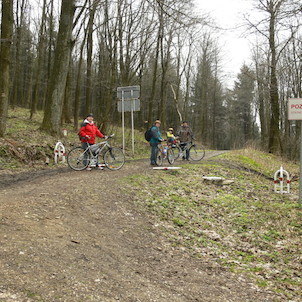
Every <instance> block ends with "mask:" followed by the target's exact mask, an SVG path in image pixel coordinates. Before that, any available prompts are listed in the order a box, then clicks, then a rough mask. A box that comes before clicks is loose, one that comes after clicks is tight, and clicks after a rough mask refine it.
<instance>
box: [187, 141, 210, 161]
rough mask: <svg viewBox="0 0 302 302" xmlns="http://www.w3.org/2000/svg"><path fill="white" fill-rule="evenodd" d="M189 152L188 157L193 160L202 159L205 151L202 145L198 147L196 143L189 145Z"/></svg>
mask: <svg viewBox="0 0 302 302" xmlns="http://www.w3.org/2000/svg"><path fill="white" fill-rule="evenodd" d="M189 152H190V159H192V160H194V161H198V160H202V159H203V158H204V156H205V153H206V151H205V149H204V147H203V146H199V147H198V146H197V145H196V144H194V145H192V146H191V147H190V149H189Z"/></svg>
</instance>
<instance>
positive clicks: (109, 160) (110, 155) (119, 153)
mask: <svg viewBox="0 0 302 302" xmlns="http://www.w3.org/2000/svg"><path fill="white" fill-rule="evenodd" d="M104 163H105V165H106V167H107V168H108V169H110V170H119V169H120V168H121V167H122V166H123V165H124V163H125V155H124V153H123V150H122V149H119V148H110V149H108V150H107V151H106V152H105V154H104Z"/></svg>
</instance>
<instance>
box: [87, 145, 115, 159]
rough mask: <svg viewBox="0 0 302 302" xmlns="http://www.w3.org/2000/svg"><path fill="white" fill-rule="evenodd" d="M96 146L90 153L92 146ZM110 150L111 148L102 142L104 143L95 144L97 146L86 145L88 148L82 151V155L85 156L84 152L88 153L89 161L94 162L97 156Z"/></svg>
mask: <svg viewBox="0 0 302 302" xmlns="http://www.w3.org/2000/svg"><path fill="white" fill-rule="evenodd" d="M95 145H97V146H98V148H97V149H96V150H95V151H92V148H91V147H92V146H95ZM105 148H107V149H110V148H111V146H110V145H109V143H108V142H107V141H104V142H100V143H97V144H94V145H88V147H87V148H86V149H85V150H84V149H83V150H84V151H83V154H85V153H86V152H87V153H89V155H90V161H91V160H96V159H97V157H98V155H99V154H100V153H101V152H102V151H103V150H104V149H105Z"/></svg>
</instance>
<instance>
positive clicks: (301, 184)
mask: <svg viewBox="0 0 302 302" xmlns="http://www.w3.org/2000/svg"><path fill="white" fill-rule="evenodd" d="M300 128H301V132H300V180H299V204H300V206H302V179H301V175H302V120H301V121H300Z"/></svg>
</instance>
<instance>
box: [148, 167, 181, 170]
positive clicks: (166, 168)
mask: <svg viewBox="0 0 302 302" xmlns="http://www.w3.org/2000/svg"><path fill="white" fill-rule="evenodd" d="M178 169H181V167H153V170H178Z"/></svg>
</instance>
